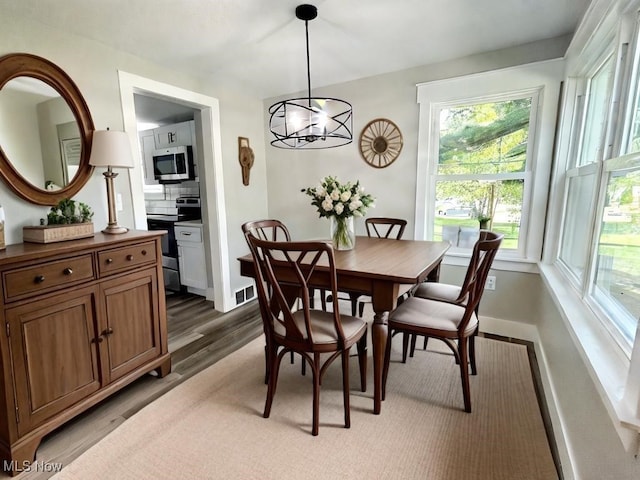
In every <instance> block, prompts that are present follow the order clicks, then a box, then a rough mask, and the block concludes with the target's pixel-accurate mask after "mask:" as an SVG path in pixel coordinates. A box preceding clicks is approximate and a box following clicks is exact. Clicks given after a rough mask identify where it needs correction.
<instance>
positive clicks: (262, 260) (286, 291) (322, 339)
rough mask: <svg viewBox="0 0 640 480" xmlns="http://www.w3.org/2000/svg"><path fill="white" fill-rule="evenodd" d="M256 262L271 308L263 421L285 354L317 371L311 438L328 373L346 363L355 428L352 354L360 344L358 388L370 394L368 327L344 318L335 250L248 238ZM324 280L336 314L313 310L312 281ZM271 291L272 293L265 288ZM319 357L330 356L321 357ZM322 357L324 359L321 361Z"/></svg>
mask: <svg viewBox="0 0 640 480" xmlns="http://www.w3.org/2000/svg"><path fill="white" fill-rule="evenodd" d="M247 239H248V241H249V244H250V246H251V254H252V255H253V258H254V261H255V262H256V265H257V268H256V275H257V277H258V279H259V280H258V281H257V284H258V295H259V296H260V297H261V298H262V301H263V304H264V305H266V306H268V308H267V309H266V310H267V312H266V313H267V315H266V316H265V317H263V320H264V326H265V334H266V335H268V337H269V341H268V342H267V345H268V351H267V359H268V360H267V361H268V364H269V371H270V372H271V374H270V376H269V382H268V389H267V398H266V402H265V407H264V414H263V416H264V417H265V418H268V417H269V415H270V413H271V405H272V403H273V398H274V395H275V392H276V385H277V381H278V371H279V368H280V363H281V361H282V357H283V356H284V355H285V354H286V353H287V352H295V353H297V354H299V355H301V356H302V357H303V358H304V359H305V360H306V362H307V363H308V364H309V365H310V366H311V370H312V372H313V424H312V431H311V433H312V434H313V435H317V434H318V429H319V405H320V384H321V381H322V377H323V376H324V374H325V373H326V371H327V368H328V367H329V365H331V363H332V362H333V361H334V360H335V359H336V358H338V357H340V358H341V360H342V388H343V402H344V422H345V428H349V427H350V426H351V416H350V405H349V350H350V349H351V347H352V346H353V345H354V344H356V346H357V351H358V360H359V364H360V387H361V389H362V391H363V392H364V391H366V388H367V387H366V374H367V323H366V322H365V321H363V320H362V319H360V318H357V317H354V316H348V315H341V314H340V310H339V306H338V297H337V277H336V267H335V257H334V253H333V248H332V247H331V246H330V245H328V244H327V243H326V242H271V241H267V240H261V239H259V238H257V237H254V236H247ZM312 275H321V276H323V277H325V278H326V280H327V283H328V285H329V290H330V291H331V294H332V295H333V298H334V300H333V311H332V312H325V311H322V310H314V309H312V308H310V295H309V279H310V277H311V276H312ZM265 286H266V287H268V288H265ZM321 354H328V355H329V356H328V357H326V356H324V357H321ZM321 358H322V359H321Z"/></svg>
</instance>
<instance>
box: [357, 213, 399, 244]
mask: <svg viewBox="0 0 640 480" xmlns="http://www.w3.org/2000/svg"><path fill="white" fill-rule="evenodd" d="M364 225H365V227H366V228H367V235H368V236H370V237H373V236H376V237H378V238H395V239H396V240H400V239H401V238H402V235H403V234H404V229H405V227H406V226H407V221H406V220H403V219H402V218H386V217H371V218H367V219H366V220H365V223H364Z"/></svg>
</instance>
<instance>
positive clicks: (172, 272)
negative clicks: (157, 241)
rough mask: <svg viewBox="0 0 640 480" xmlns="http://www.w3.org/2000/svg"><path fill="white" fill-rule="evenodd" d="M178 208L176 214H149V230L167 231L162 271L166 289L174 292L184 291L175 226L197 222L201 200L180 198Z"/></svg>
mask: <svg viewBox="0 0 640 480" xmlns="http://www.w3.org/2000/svg"><path fill="white" fill-rule="evenodd" d="M176 208H177V213H176V214H147V228H148V229H149V230H166V231H167V234H166V235H163V237H162V271H163V274H164V288H165V290H168V291H172V292H180V291H182V290H183V288H182V284H181V282H180V265H179V263H178V262H179V260H178V242H177V241H176V234H175V224H176V222H181V221H184V220H197V219H199V218H200V217H201V208H200V198H198V197H179V198H177V199H176Z"/></svg>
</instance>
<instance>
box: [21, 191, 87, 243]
mask: <svg viewBox="0 0 640 480" xmlns="http://www.w3.org/2000/svg"><path fill="white" fill-rule="evenodd" d="M92 218H93V211H92V210H91V207H89V205H87V204H86V203H83V202H76V201H74V200H71V199H69V198H65V199H63V200H61V201H60V202H58V204H57V205H54V206H53V207H51V210H50V211H49V213H48V214H47V225H44V219H42V220H40V222H41V223H42V225H40V226H37V227H23V228H22V239H23V241H25V242H34V243H52V242H62V241H65V240H74V239H77V238H85V237H93V235H94V232H93V223H92V222H91V219H92Z"/></svg>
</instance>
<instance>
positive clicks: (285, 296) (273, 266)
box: [248, 236, 344, 349]
mask: <svg viewBox="0 0 640 480" xmlns="http://www.w3.org/2000/svg"><path fill="white" fill-rule="evenodd" d="M248 240H249V243H250V245H251V253H252V254H253V256H254V261H256V263H257V268H256V270H257V274H258V275H259V276H260V277H261V279H262V280H264V282H265V284H266V286H267V288H265V289H263V290H262V293H261V295H263V296H264V300H265V305H268V306H269V307H268V310H269V312H268V328H269V329H271V334H272V335H273V334H274V329H275V328H276V325H277V324H280V325H281V326H282V327H283V328H284V331H285V332H286V336H287V337H288V338H289V339H290V340H292V341H296V342H299V343H300V344H301V345H306V346H307V347H308V348H309V349H312V348H313V344H314V340H315V335H316V334H317V332H314V330H313V326H312V322H311V317H310V315H311V312H312V309H311V298H310V296H309V290H310V289H309V280H310V278H311V276H312V275H320V276H323V277H326V278H327V279H328V283H329V285H330V287H329V288H327V291H330V292H331V293H332V294H333V296H334V299H335V300H334V302H333V312H327V314H328V315H331V316H332V317H333V327H334V329H335V332H334V333H336V338H338V341H339V343H340V344H344V332H343V329H342V323H341V321H340V311H339V306H338V301H337V280H336V269H335V258H334V253H333V248H332V247H331V246H330V245H328V244H327V243H326V242H272V241H268V240H262V239H259V238H257V237H253V236H249V237H248ZM297 311H302V314H303V318H304V322H303V326H301V325H300V322H299V321H298V322H296V321H295V318H294V313H295V312H297Z"/></svg>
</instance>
